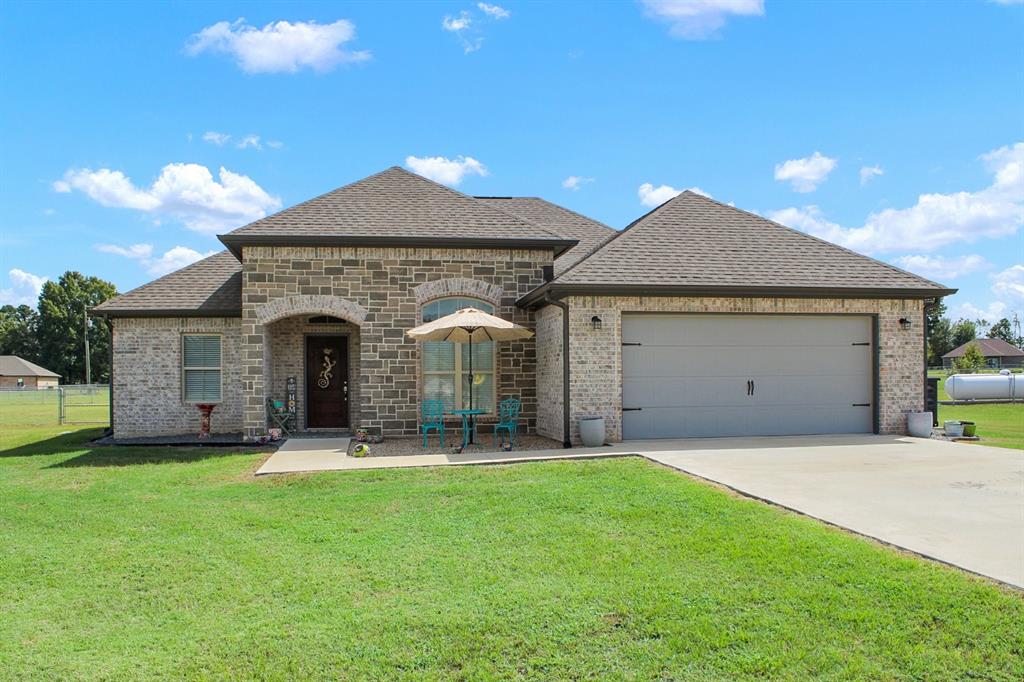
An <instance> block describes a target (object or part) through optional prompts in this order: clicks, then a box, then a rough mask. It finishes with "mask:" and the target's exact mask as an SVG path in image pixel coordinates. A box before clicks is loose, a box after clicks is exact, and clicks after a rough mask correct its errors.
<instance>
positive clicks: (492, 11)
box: [476, 2, 512, 19]
mask: <svg viewBox="0 0 1024 682" xmlns="http://www.w3.org/2000/svg"><path fill="white" fill-rule="evenodd" d="M476 6H477V7H479V8H480V11H481V12H483V13H484V14H486V15H487V16H489V17H491V18H492V19H508V18H509V17H510V16H512V13H511V12H509V11H508V10H507V9H505V8H504V7H499V6H498V5H488V4H487V3H486V2H478V3H476Z"/></svg>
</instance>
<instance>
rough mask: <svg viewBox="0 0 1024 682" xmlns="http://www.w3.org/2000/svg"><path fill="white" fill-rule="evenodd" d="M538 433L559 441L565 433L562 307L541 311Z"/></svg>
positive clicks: (538, 353)
mask: <svg viewBox="0 0 1024 682" xmlns="http://www.w3.org/2000/svg"><path fill="white" fill-rule="evenodd" d="M535 317H536V320H537V434H538V435H541V436H547V437H548V438H553V439H555V440H557V441H559V442H561V441H562V439H563V434H562V397H563V391H562V378H563V376H562V311H561V310H560V309H559V308H558V307H556V306H553V305H549V306H546V307H544V308H541V309H540V310H538V311H537V313H536V315H535Z"/></svg>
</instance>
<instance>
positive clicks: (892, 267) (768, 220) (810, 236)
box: [659, 190, 945, 289]
mask: <svg viewBox="0 0 1024 682" xmlns="http://www.w3.org/2000/svg"><path fill="white" fill-rule="evenodd" d="M686 193H689V194H692V195H693V196H695V197H700V198H701V199H704V200H705V201H710V202H711V203H713V204H718V205H719V206H722V207H724V208H731V209H732V210H734V211H739V212H740V213H745V214H747V215H749V216H753V217H754V218H759V219H760V220H763V221H765V222H766V223H770V224H771V225H774V226H775V227H779V228H782V229H783V230H786V231H787V232H792V233H794V234H798V235H801V236H803V237H806V238H808V239H813V240H814V241H816V242H818V243H820V244H825V245H827V246H830V247H832V248H835V249H839V250H841V251H845V252H846V253H850V254H853V255H855V256H860V257H861V258H867V259H868V260H870V261H873V262H875V263H878V264H879V265H882V266H884V267H886V268H888V269H890V270H894V271H896V272H898V273H900V274H903V275H910V276H911V277H914V278H915V279H919V280H921V281H923V282H927V283H928V284H932V285H934V286H935V287H937V288H939V289H944V288H945V287H943V286H942V285H941V284H939V283H938V282H935V281H933V280H930V279H928V278H927V277H922V276H921V275H918V274H915V273H913V272H910V271H909V270H904V269H903V268H899V267H896V266H895V265H893V264H891V263H887V262H885V261H883V260H879V259H878V258H875V257H873V256H868V255H867V254H863V253H861V252H860V251H854V250H853V249H850V248H847V247H845V246H842V245H840V244H836V243H835V242H830V241H828V240H827V239H822V238H821V237H816V236H814V235H813V234H809V233H807V232H804V231H803V230H798V229H796V228H795V227H790V226H789V225H783V224H782V223H780V222H776V221H774V220H772V219H771V218H766V217H765V216H763V215H758V214H757V213H754V212H753V211H748V210H746V209H742V208H739V207H737V206H730V205H729V204H726V203H724V202H721V201H718V200H717V199H713V198H712V197H709V196H707V195H704V194H698V193H697V192H693V191H691V190H686V192H684V193H683V194H686ZM680 196H681V195H680ZM674 199H675V197H674V198H673V199H672V200H674ZM672 200H670V201H672ZM665 203H666V204H667V203H668V202H665ZM662 206H664V204H662ZM659 208H660V206H659Z"/></svg>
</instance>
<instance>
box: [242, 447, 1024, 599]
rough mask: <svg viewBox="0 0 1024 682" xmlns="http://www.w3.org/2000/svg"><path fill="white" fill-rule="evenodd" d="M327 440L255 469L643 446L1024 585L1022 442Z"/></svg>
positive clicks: (655, 457)
mask: <svg viewBox="0 0 1024 682" xmlns="http://www.w3.org/2000/svg"><path fill="white" fill-rule="evenodd" d="M330 442H331V443H333V441H330ZM293 444H294V445H293ZM327 444H328V441H323V440H317V441H309V440H291V441H288V442H287V443H286V444H285V445H284V446H283V447H282V448H281V450H279V451H278V452H277V453H276V454H274V455H273V456H272V457H271V458H270V459H269V460H267V462H266V463H264V465H263V466H262V467H261V468H260V470H259V471H258V472H257V474H264V473H279V472H286V471H325V470H336V471H353V470H365V469H391V468H405V467H428V466H452V465H473V464H502V463H512V462H530V461H544V460H553V459H593V458H599V457H609V456H624V455H638V456H641V457H645V458H647V459H649V460H651V461H653V462H657V463H659V464H664V465H666V466H669V467H672V468H674V469H678V470H680V471H684V472H686V473H689V474H693V475H695V476H699V477H701V478H705V479H708V480H710V481H715V482H717V483H720V484H723V485H726V486H728V487H730V488H733V489H734V490H737V491H739V492H741V493H744V494H746V495H750V496H752V497H756V498H759V499H763V500H766V501H768V502H771V503H774V504H777V505H781V506H783V507H787V508H789V509H792V510H795V511H798V512H800V513H803V514H806V515H808V516H813V517H815V518H818V519H821V520H823V521H826V522H828V523H832V524H835V525H837V526H842V527H843V528H847V529H849V530H852V531H854V532H857V533H860V534H862V535H867V536H869V537H873V538H876V539H878V540H881V541H883V542H886V543H889V544H892V545H896V546H898V547H902V548H904V549H908V550H910V551H912V552H915V553H918V554H921V555H924V556H927V557H931V558H934V559H937V560H939V561H943V562H946V563H949V564H953V565H956V566H959V567H961V568H964V569H966V570H968V571H972V572H975V573H979V574H982V575H986V576H989V577H991V578H995V579H997V580H1000V581H1003V582H1005V583H1008V584H1011V585H1014V586H1017V587H1020V588H1024V453H1022V452H1020V451H1016V450H1008V449H1004V448H993V447H986V446H981V445H964V444H956V443H950V442H945V441H938V440H929V439H918V438H909V437H894V436H860V435H857V436H800V437H766V438H708V439H684V440H658V441H633V442H627V443H618V444H615V445H613V446H610V447H603V448H592V449H586V448H573V449H572V450H535V451H526V452H493V453H472V454H463V455H451V454H435V455H413V456H409V457H369V458H365V459H356V458H352V457H346V456H345V454H344V453H345V450H344V449H341V448H338V447H337V446H335V445H333V444H332V445H327ZM344 445H345V447H347V445H348V443H347V442H346V443H345V444H344ZM314 446H315V447H317V448H320V447H323V446H327V447H328V448H334V449H333V450H330V449H328V450H313V449H311V448H313V447H314ZM339 449H340V452H339ZM280 455H283V457H282V458H281V459H279V460H278V457H279V456H280ZM275 460H277V461H275Z"/></svg>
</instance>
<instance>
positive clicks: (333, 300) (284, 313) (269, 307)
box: [255, 294, 366, 325]
mask: <svg viewBox="0 0 1024 682" xmlns="http://www.w3.org/2000/svg"><path fill="white" fill-rule="evenodd" d="M255 312H256V319H257V320H259V323H260V324H264V325H266V324H271V323H272V322H276V321H278V320H280V319H283V318H285V317H291V316H293V315H333V316H334V317H340V318H341V319H343V320H348V321H349V322H352V323H353V324H355V325H360V324H362V323H363V320H365V319H366V308H364V307H363V306H361V305H359V304H358V303H353V302H352V301H348V300H346V299H344V298H339V297H337V296H323V295H319V294H317V295H313V294H306V295H301V296H285V297H283V298H277V299H274V300H272V301H268V302H266V303H264V304H263V305H260V306H256V311H255Z"/></svg>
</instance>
